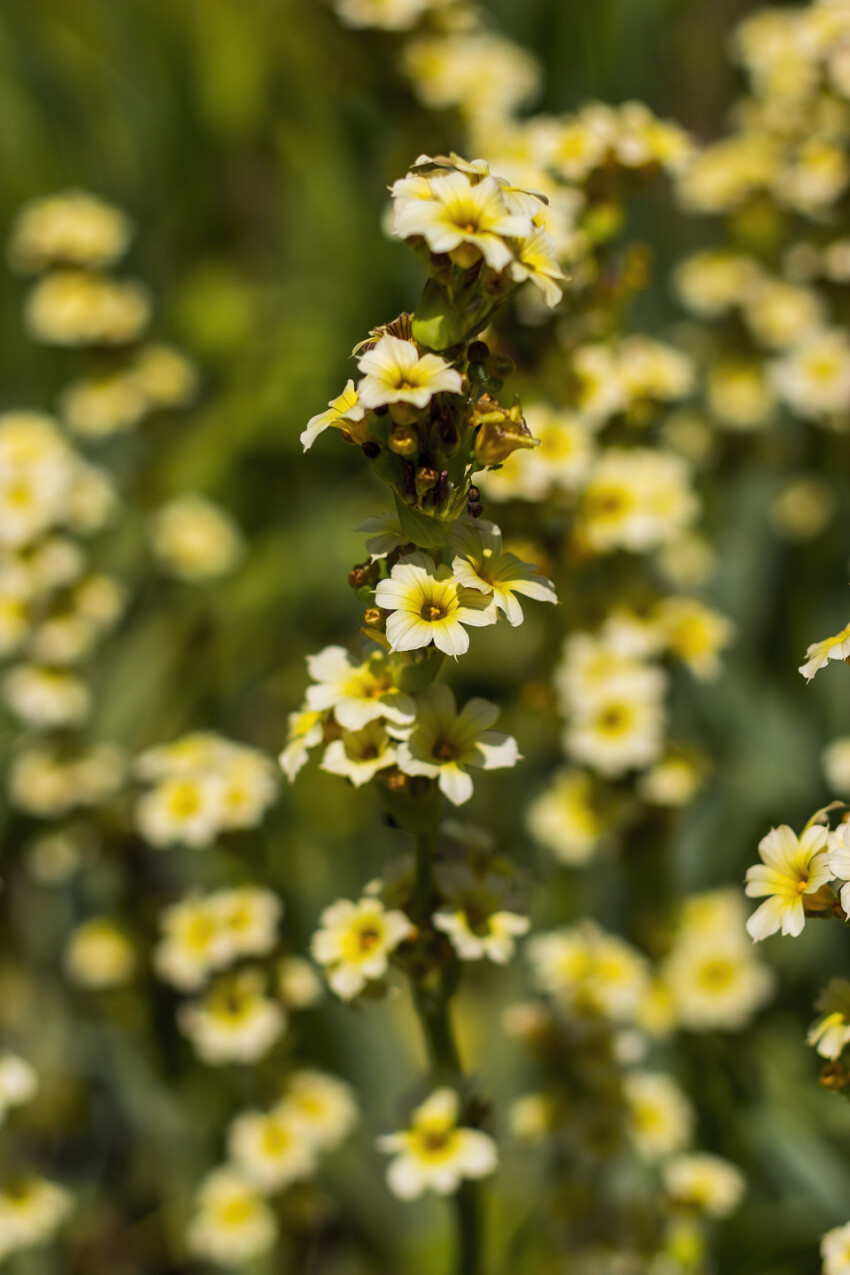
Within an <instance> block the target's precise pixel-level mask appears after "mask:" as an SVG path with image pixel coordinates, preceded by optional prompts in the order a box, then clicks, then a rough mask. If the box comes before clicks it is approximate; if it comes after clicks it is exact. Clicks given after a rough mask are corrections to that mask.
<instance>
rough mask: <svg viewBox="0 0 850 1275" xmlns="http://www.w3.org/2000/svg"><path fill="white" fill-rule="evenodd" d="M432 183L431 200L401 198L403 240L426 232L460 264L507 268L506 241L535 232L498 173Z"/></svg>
mask: <svg viewBox="0 0 850 1275" xmlns="http://www.w3.org/2000/svg"><path fill="white" fill-rule="evenodd" d="M429 184H430V192H429V197H428V198H427V199H421V198H420V199H397V200H396V214H395V225H394V231H395V233H396V234H397V235H398V236H399V238H401V239H410V238H411V237H413V236H420V235H421V237H422V238H423V239H424V240H425V242H426V243H427V245H428V247H429V248H430V249H431V251H432V252H435V253H449V254H450V255H451V256H452V259H453V260H454V261H456V262H457V263H458V265H460V266H464V267H466V266H472V265H474V264H475V262H476V261H478V260H480V259H481V258H482V257H483V258H484V260H485V262H486V263H487V265H488V266H490V267H491V269H493V270H499V271H501V270H504V269H505V267H506V266H508V265H510V263H511V262H512V261H513V260H514V257H515V254H514V252H513V250H512V248H511V246H510V244H508V243H507V242H506V240H507V239H528V238H529V236H531V235H532V233H533V231H534V227H533V225H532V221H531V217H530V216H529V215H528V214H524V213H521V212H517V211H515V210H512V209H511V207H510V205H509V204H508V201H507V199H506V198H505V192H504V189H503V187H502V185H501V183H500V182H499V181H498V180H497V178H495V177H491V176H486V177H483V178H482V179H481V180H480V181H473V180H472V179H471V177H470V176H469V174H467V173H462V172H451V173H445V174H443V175H441V176H437V177H432V178H430V183H429ZM559 300H560V298H559ZM420 406H424V404H420Z"/></svg>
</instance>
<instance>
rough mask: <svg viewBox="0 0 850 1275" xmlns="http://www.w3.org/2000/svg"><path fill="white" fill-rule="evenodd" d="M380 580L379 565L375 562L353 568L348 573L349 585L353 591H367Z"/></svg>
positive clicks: (364, 563)
mask: <svg viewBox="0 0 850 1275" xmlns="http://www.w3.org/2000/svg"><path fill="white" fill-rule="evenodd" d="M377 578H378V565H377V563H375V562H363V563H360V564H359V565H358V566H356V567H353V568H352V570H351V571H349V573H348V583H349V584H350V585H351V587H352V589H365V588H368V587H369V586H370V585H373V584H374V583H375V581H376V580H377Z"/></svg>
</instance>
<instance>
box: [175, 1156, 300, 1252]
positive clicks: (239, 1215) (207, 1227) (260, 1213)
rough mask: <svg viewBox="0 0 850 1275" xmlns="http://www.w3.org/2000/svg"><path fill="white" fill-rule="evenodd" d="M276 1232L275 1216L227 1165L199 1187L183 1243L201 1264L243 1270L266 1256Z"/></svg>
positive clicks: (240, 1176)
mask: <svg viewBox="0 0 850 1275" xmlns="http://www.w3.org/2000/svg"><path fill="white" fill-rule="evenodd" d="M277 1231H278V1228H277V1222H276V1220H275V1215H274V1212H273V1211H272V1209H271V1207H270V1206H269V1205H268V1204H267V1203H266V1201H265V1200H264V1199H263V1197H262V1195H261V1194H260V1192H259V1191H258V1190H257V1188H256V1187H255V1186H254V1185H253V1184H252V1183H251V1182H249V1181H248V1180H247V1178H245V1177H244V1176H243V1175H242V1174H241V1173H240V1172H239V1171H238V1170H237V1169H234V1168H231V1167H230V1166H229V1165H228V1166H226V1167H223V1168H221V1169H216V1170H215V1171H214V1172H213V1173H210V1174H209V1175H208V1177H206V1178H205V1179H204V1181H203V1183H202V1184H201V1188H200V1190H199V1191H198V1196H197V1204H196V1211H195V1215H194V1217H193V1218H192V1220H191V1222H190V1224H189V1228H188V1231H187V1233H186V1242H187V1244H188V1247H189V1251H190V1252H191V1253H192V1254H193V1255H194V1256H195V1257H198V1258H200V1259H201V1260H202V1261H208V1262H214V1263H215V1264H216V1265H219V1266H242V1265H244V1264H245V1263H247V1262H250V1261H253V1259H254V1258H256V1257H259V1256H260V1255H261V1254H262V1253H266V1252H268V1250H269V1249H270V1248H271V1247H272V1245H273V1244H274V1242H275V1240H276V1239H277Z"/></svg>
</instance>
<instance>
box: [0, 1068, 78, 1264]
mask: <svg viewBox="0 0 850 1275" xmlns="http://www.w3.org/2000/svg"><path fill="white" fill-rule="evenodd" d="M37 1090H38V1077H37V1075H36V1073H35V1071H34V1070H33V1068H32V1067H31V1066H30V1064H29V1063H28V1062H26V1061H25V1060H24V1059H23V1058H20V1057H19V1056H18V1055H17V1054H12V1053H4V1054H2V1055H0V1124H2V1123H3V1122H4V1121H5V1119H6V1117H7V1113H9V1112H10V1111H12V1110H13V1109H15V1108H18V1107H21V1106H23V1105H24V1104H26V1103H28V1102H29V1101H30V1100H31V1099H32V1098H33V1097H34V1096H35V1094H36V1093H37ZM5 1154H6V1155H8V1151H6V1152H5ZM72 1207H73V1199H72V1197H71V1195H70V1194H69V1192H68V1191H66V1190H65V1189H64V1187H61V1186H57V1185H56V1183H54V1182H51V1181H48V1179H47V1178H43V1177H41V1176H39V1175H38V1174H37V1173H34V1172H32V1171H27V1172H22V1171H13V1169H12V1166H11V1164H9V1165H8V1167H7V1169H6V1173H5V1174H4V1180H3V1183H2V1186H0V1261H3V1260H4V1259H5V1258H7V1257H10V1256H12V1255H13V1254H15V1253H18V1252H21V1251H22V1250H27V1249H30V1248H32V1247H34V1246H36V1245H39V1244H44V1243H45V1242H47V1241H48V1240H50V1239H52V1238H53V1236H54V1235H55V1234H56V1232H57V1231H58V1230H59V1228H60V1227H61V1226H62V1225H63V1223H64V1222H65V1221H66V1220H67V1218H68V1216H69V1214H70V1213H71V1210H72Z"/></svg>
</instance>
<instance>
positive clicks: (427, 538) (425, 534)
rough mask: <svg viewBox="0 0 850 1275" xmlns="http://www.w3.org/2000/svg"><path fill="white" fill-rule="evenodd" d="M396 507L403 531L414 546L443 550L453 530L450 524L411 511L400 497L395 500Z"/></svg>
mask: <svg viewBox="0 0 850 1275" xmlns="http://www.w3.org/2000/svg"><path fill="white" fill-rule="evenodd" d="M395 507H396V509H397V510H398V516H399V521H400V522H401V529H402V531H403V532H404V534H405V536H407V537H408V538H409V539H410V540H412V541H413V543H414V544H416V545H419V546H420V548H422V549H441V548H442V547H443V545H444V544H446V542H447V541H448V538H449V532H450V531H451V528H452V524H451V523H450V522H447V521H445V519H443V518H434V517H433V516H432V515H431V514H425V513H422V511H421V510H419V509H411V507H410V505H406V504H405V503H404V502H403V501H402V500H399V498H398V496H396V498H395Z"/></svg>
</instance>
